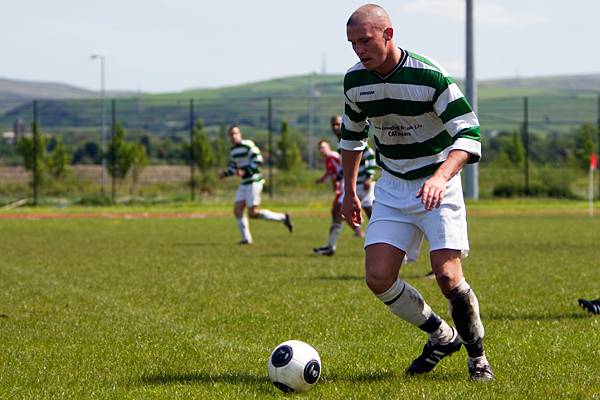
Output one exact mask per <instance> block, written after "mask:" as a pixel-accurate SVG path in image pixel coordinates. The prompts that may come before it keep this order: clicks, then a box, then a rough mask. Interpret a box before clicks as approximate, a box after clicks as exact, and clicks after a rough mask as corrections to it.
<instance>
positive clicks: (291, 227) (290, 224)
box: [283, 213, 294, 233]
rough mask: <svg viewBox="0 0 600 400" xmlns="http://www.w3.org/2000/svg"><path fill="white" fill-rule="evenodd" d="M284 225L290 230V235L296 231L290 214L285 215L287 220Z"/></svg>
mask: <svg viewBox="0 0 600 400" xmlns="http://www.w3.org/2000/svg"><path fill="white" fill-rule="evenodd" d="M283 224H284V225H285V227H286V228H288V231H290V233H292V232H293V231H294V224H292V217H290V214H288V213H285V219H284V220H283Z"/></svg>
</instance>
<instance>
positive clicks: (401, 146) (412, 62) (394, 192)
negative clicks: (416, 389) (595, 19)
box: [341, 4, 494, 381]
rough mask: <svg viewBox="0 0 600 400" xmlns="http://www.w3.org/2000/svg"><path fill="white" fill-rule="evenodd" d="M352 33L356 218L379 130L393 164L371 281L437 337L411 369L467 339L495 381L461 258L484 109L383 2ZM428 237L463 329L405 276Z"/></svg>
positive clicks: (371, 233)
mask: <svg viewBox="0 0 600 400" xmlns="http://www.w3.org/2000/svg"><path fill="white" fill-rule="evenodd" d="M346 33H347V37H348V41H349V42H350V43H351V44H352V48H353V50H354V52H355V53H356V55H357V56H358V58H359V59H360V62H358V63H357V64H356V65H355V66H354V67H352V68H350V70H348V72H347V73H346V75H345V77H344V94H345V97H346V99H345V101H346V104H345V112H344V117H343V127H342V140H341V147H342V165H343V170H344V180H345V182H344V186H345V199H344V203H343V205H342V214H343V215H344V216H345V218H346V219H347V220H348V222H349V223H352V224H355V225H358V224H360V223H361V221H362V217H361V204H360V200H359V199H358V197H357V195H356V177H357V175H358V169H359V163H360V158H361V153H362V150H363V149H364V147H365V145H366V142H367V138H368V134H369V133H371V135H372V138H373V141H374V143H375V149H376V152H377V154H376V158H377V164H378V165H379V166H380V167H381V168H382V170H383V172H382V177H381V178H380V179H379V180H378V181H377V187H376V190H375V203H374V205H373V214H372V216H371V219H370V221H369V226H368V228H367V233H366V238H365V268H366V282H367V286H368V287H369V288H370V289H371V291H372V292H373V293H374V294H375V295H376V296H377V297H378V298H379V299H380V300H381V301H382V302H383V303H384V304H386V305H387V306H388V307H389V309H390V311H391V312H392V313H394V314H395V315H397V316H398V317H400V318H402V319H403V320H405V321H407V322H409V323H411V324H413V325H415V326H416V327H418V328H419V329H421V330H422V331H424V332H426V333H427V334H428V336H429V338H428V340H427V342H426V344H425V347H424V348H423V352H422V354H421V355H420V356H419V357H417V358H416V359H415V360H414V361H413V362H412V364H411V365H410V366H409V367H408V369H407V371H406V372H407V373H408V374H422V373H426V372H429V371H431V370H432V369H433V368H434V367H435V365H436V364H437V363H438V362H439V361H440V360H441V359H442V358H444V357H446V356H449V355H451V354H452V353H454V352H457V351H458V350H460V347H461V346H462V345H463V344H464V346H465V348H466V350H467V353H468V362H467V366H468V371H469V376H470V378H471V379H472V380H476V381H489V380H493V379H494V373H493V372H492V369H491V367H490V364H489V362H488V360H487V358H486V355H485V352H484V349H483V336H484V328H483V324H482V323H481V319H480V316H479V302H478V300H477V297H476V296H475V293H474V291H473V290H472V289H471V287H470V286H469V284H468V283H467V281H466V280H465V278H464V276H463V271H462V265H461V257H462V256H465V255H466V254H467V252H468V251H469V243H468V238H467V222H466V212H465V205H464V200H463V195H462V187H461V181H460V176H459V172H460V170H461V169H462V167H463V166H464V165H465V164H466V163H467V162H477V161H478V160H479V158H480V156H481V143H480V140H479V122H478V120H477V117H476V116H475V114H474V113H473V111H472V109H471V107H470V105H469V103H468V102H467V100H466V99H465V98H464V96H463V94H462V93H461V91H460V89H459V88H458V86H457V85H456V83H454V81H453V80H452V78H451V77H450V76H448V74H447V73H446V72H445V70H444V69H443V68H442V67H440V66H439V65H438V64H437V63H435V62H434V61H432V60H430V59H428V58H426V57H423V56H421V55H418V54H415V53H412V52H409V51H407V50H404V49H400V48H398V47H396V46H395V45H394V43H393V40H392V39H393V36H394V29H393V28H392V25H391V22H390V19H389V16H388V15H387V13H386V11H385V10H384V9H383V8H381V7H379V6H377V5H374V4H367V5H364V6H362V7H360V8H358V9H357V10H356V11H355V12H354V13H353V14H352V16H351V17H350V19H349V20H348V22H347V24H346ZM424 237H425V238H427V240H428V241H429V248H430V260H431V266H432V269H433V271H434V273H435V276H436V279H437V283H438V286H439V287H440V289H441V291H442V293H443V294H444V295H445V297H446V298H447V299H448V302H449V305H450V310H451V315H452V319H453V321H454V324H455V325H456V329H454V328H452V327H450V326H449V325H448V323H446V322H445V321H444V320H443V319H442V318H440V317H439V316H438V315H437V314H436V313H434V312H433V311H432V309H431V307H430V306H429V305H428V304H427V303H426V302H425V300H424V299H423V297H422V296H421V294H420V293H419V292H418V291H417V289H416V288H414V287H412V286H411V285H409V284H408V283H407V282H405V281H403V280H402V279H400V277H399V271H400V266H401V264H402V262H403V261H404V260H405V259H408V260H409V261H414V260H415V259H416V257H417V256H418V255H419V253H420V249H421V242H422V240H423V238H424Z"/></svg>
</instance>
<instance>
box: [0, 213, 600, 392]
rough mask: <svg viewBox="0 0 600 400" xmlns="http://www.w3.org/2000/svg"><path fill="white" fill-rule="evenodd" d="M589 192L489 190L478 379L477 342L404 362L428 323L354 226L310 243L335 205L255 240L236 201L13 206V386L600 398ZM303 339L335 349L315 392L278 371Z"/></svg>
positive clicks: (4, 374)
mask: <svg viewBox="0 0 600 400" xmlns="http://www.w3.org/2000/svg"><path fill="white" fill-rule="evenodd" d="M574 204H576V203H572V202H570V203H558V202H547V203H545V204H543V205H540V206H537V205H536V203H534V202H532V201H528V202H525V203H517V202H494V203H483V204H478V205H477V206H474V207H472V209H473V212H472V213H471V218H470V238H471V245H472V254H471V256H470V257H469V258H468V259H467V260H466V261H465V263H464V265H465V271H466V275H467V278H468V280H469V282H470V284H471V286H472V287H473V288H474V289H475V291H476V293H477V295H478V297H479V300H480V303H481V309H482V316H483V321H484V324H485V326H486V342H487V352H488V356H489V359H490V360H491V362H492V365H493V367H494V369H495V372H496V375H497V381H495V382H492V383H489V384H474V383H471V382H469V381H468V380H467V371H466V353H465V351H464V350H461V352H460V353H459V355H455V356H453V357H451V358H449V359H448V360H444V361H443V362H442V363H441V364H440V365H439V366H438V367H437V368H436V369H435V370H434V371H433V372H432V373H431V374H429V375H428V376H424V377H418V378H407V377H405V376H404V374H403V371H404V369H405V368H406V366H407V365H408V364H409V363H410V361H411V360H412V359H413V358H414V357H415V356H416V355H418V354H419V352H420V350H421V347H422V345H423V344H424V342H425V339H426V338H425V336H424V334H422V333H420V332H419V331H418V330H417V329H416V328H413V327H411V326H409V325H408V324H406V323H404V322H401V321H399V320H398V319H397V318H396V317H394V316H393V315H391V314H390V313H389V312H388V311H387V309H386V308H385V307H384V306H383V305H382V304H381V303H379V302H378V301H377V300H376V299H375V297H374V296H373V295H371V294H370V293H369V291H368V289H367V288H366V286H365V285H364V282H363V252H362V249H361V243H360V241H359V240H357V239H355V238H353V237H351V235H350V232H349V230H345V231H344V233H343V236H342V238H341V241H340V244H339V248H338V253H337V254H336V255H335V256H334V257H331V258H327V257H318V256H313V255H312V254H311V248H312V247H314V246H315V245H318V244H321V242H322V241H323V240H324V239H325V235H326V230H327V226H328V217H327V212H326V209H325V208H324V206H321V207H316V208H313V209H307V208H302V207H298V206H297V207H295V208H293V212H294V215H295V216H296V217H295V223H296V232H295V233H294V234H293V235H289V234H288V233H287V231H285V229H284V228H283V227H282V226H279V225H277V224H270V223H267V222H263V221H257V222H254V221H253V223H252V228H253V233H254V236H255V241H256V243H255V244H254V245H253V246H251V247H237V246H236V245H234V243H235V242H236V241H237V240H238V233H237V229H236V227H235V223H234V221H233V219H232V218H231V217H229V216H228V215H227V214H228V212H229V211H228V208H227V209H226V208H224V207H223V208H216V207H215V208H211V209H208V210H204V211H206V214H207V217H206V218H201V219H118V218H84V219H77V218H75V219H39V220H13V219H0V226H1V227H2V228H1V229H0V243H1V245H0V246H1V249H2V251H1V254H2V256H1V258H0V360H1V361H0V398H1V399H50V398H53V399H54V398H60V399H71V398H82V399H191V398H194V399H196V398H197V399H245V398H289V397H291V398H307V399H316V398H319V399H355V398H356V399H375V398H381V399H396V398H398V399H412V398H425V399H433V398H444V399H484V398H486V399H488V398H489V399H492V398H494V399H495V398H510V399H525V398H527V399H534V398H546V399H556V398H564V399H573V398H580V399H589V398H596V399H600V374H599V371H600V345H599V343H600V318H598V317H593V316H591V315H588V314H586V313H584V312H583V311H582V310H581V309H579V308H578V307H577V298H578V297H594V298H595V297H598V296H600V268H599V266H598V262H599V261H598V260H599V256H600V250H598V249H599V247H598V241H599V239H600V234H599V232H600V219H599V218H597V217H596V218H588V217H585V216H584V214H585V213H584V212H583V211H584V210H585V208H584V204H581V203H577V204H576V205H574ZM119 210H120V211H121V212H124V211H127V210H128V209H123V208H121V209H119ZM186 210H187V209H186ZM512 210H517V212H512ZM573 210H576V211H577V210H578V212H572V211H573ZM100 211H102V210H100ZM130 211H138V210H137V209H132V210H130ZM146 211H148V210H147V209H146ZM159 211H160V212H168V211H169V210H168V209H166V208H163V209H160V210H159ZM170 211H173V210H170ZM175 211H181V210H180V209H177V210H175ZM196 211H198V212H203V211H202V210H196ZM579 211H581V212H579ZM19 212H20V213H24V212H25V211H19ZM63 212H65V211H63ZM66 212H68V211H66ZM580 214H581V215H580ZM427 271H428V266H427V262H426V257H423V256H422V257H421V260H420V261H419V263H417V264H415V265H409V266H406V267H404V269H403V277H404V278H405V279H406V280H407V281H409V282H410V283H411V284H412V285H414V286H416V287H417V288H418V289H419V290H420V291H421V292H422V293H423V295H424V297H425V298H426V299H427V300H428V302H429V303H430V304H431V305H432V307H433V308H434V309H435V310H436V311H437V312H438V313H440V314H441V315H442V316H444V317H448V312H447V305H446V301H445V299H444V298H443V296H442V295H441V294H440V293H439V290H438V289H437V286H436V284H435V282H433V281H430V280H427V279H424V278H423V277H422V276H423V275H424V274H425V273H426V272H427ZM291 338H296V339H300V340H304V341H306V342H308V343H310V344H312V345H313V346H314V347H315V348H316V349H317V350H318V351H319V353H320V355H321V359H322V362H323V371H322V378H321V381H320V382H319V383H318V384H317V386H316V387H315V388H314V389H313V390H312V391H311V392H308V393H306V394H302V395H292V396H289V395H284V394H282V393H280V392H278V390H277V389H276V388H275V387H273V386H272V385H271V384H270V382H269V381H268V378H267V371H266V362H267V358H268V356H269V354H270V351H271V350H272V348H273V347H274V346H275V345H276V344H278V343H280V342H282V341H284V340H287V339H291Z"/></svg>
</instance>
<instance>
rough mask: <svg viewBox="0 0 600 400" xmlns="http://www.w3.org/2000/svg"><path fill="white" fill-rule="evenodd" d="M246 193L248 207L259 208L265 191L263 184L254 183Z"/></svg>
mask: <svg viewBox="0 0 600 400" xmlns="http://www.w3.org/2000/svg"><path fill="white" fill-rule="evenodd" d="M247 186H248V190H247V191H246V207H248V208H250V207H258V206H260V202H261V197H260V195H261V193H262V189H263V183H262V182H252V183H251V184H250V185H247Z"/></svg>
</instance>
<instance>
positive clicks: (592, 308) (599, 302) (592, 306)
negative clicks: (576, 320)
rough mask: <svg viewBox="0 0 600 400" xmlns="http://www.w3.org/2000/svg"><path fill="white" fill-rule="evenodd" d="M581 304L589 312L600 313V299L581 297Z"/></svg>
mask: <svg viewBox="0 0 600 400" xmlns="http://www.w3.org/2000/svg"><path fill="white" fill-rule="evenodd" d="M578 301H579V305H580V306H581V308H583V309H584V310H585V311H587V312H591V313H592V314H600V299H596V300H585V299H579V300H578Z"/></svg>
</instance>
